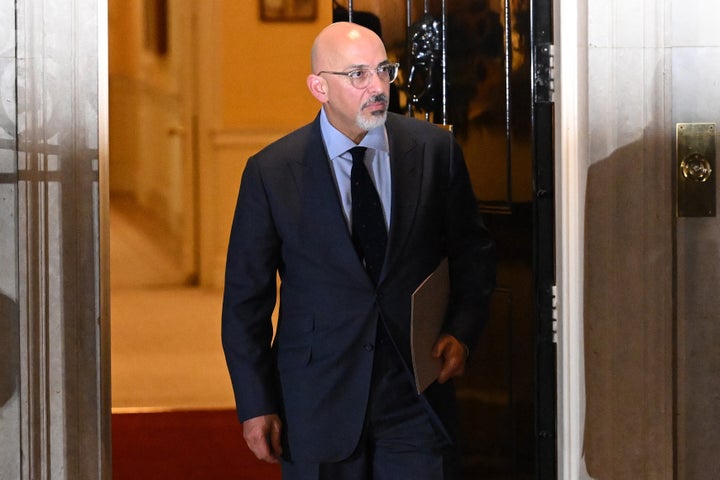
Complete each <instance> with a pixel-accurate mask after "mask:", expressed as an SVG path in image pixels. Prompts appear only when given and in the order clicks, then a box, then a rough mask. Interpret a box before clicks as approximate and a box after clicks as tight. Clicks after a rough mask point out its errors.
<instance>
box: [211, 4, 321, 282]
mask: <svg viewBox="0 0 720 480" xmlns="http://www.w3.org/2000/svg"><path fill="white" fill-rule="evenodd" d="M200 9H201V12H200V15H201V18H200V20H199V22H200V25H202V26H201V29H200V30H201V31H204V32H206V38H201V39H199V42H200V48H199V51H200V52H201V54H200V57H199V59H198V65H199V68H200V71H201V72H202V75H201V78H199V80H198V81H199V88H198V92H199V99H198V101H199V109H200V131H199V134H200V137H199V139H198V140H199V158H200V162H199V164H200V177H201V178H200V182H201V183H200V210H201V215H200V219H199V225H200V227H199V228H200V236H201V242H200V243H201V247H200V251H201V272H200V278H201V283H202V284H203V285H206V286H210V287H214V288H221V287H222V285H223V281H224V272H225V254H226V250H227V239H228V236H229V234H230V225H231V221H232V215H233V211H234V209H235V201H236V199H237V192H238V187H239V185H240V176H241V174H242V171H243V169H244V168H245V163H246V161H247V158H248V157H249V156H250V155H252V154H254V153H256V152H257V151H258V150H260V149H261V148H263V147H264V146H266V145H267V144H268V143H270V142H272V141H273V140H276V139H277V138H279V137H281V136H282V135H284V134H286V133H289V132H290V131H292V130H294V129H296V128H298V127H300V126H302V125H304V124H305V123H308V122H310V121H312V119H313V118H314V117H315V115H316V114H317V113H318V111H319V104H318V103H317V100H315V99H314V98H313V97H312V96H311V95H310V93H309V92H308V90H307V86H306V84H305V79H306V77H307V75H308V74H309V73H310V48H311V46H312V42H313V40H314V38H315V36H316V35H317V33H318V32H319V31H320V29H321V28H323V27H324V26H325V25H327V24H329V23H330V22H331V21H332V2H331V1H330V0H327V1H325V0H318V15H317V18H316V19H315V20H314V21H309V22H285V21H283V22H263V21H261V20H260V15H259V10H258V2H237V1H233V0H223V1H219V2H213V3H208V5H207V6H205V5H204V6H202V7H200Z"/></svg>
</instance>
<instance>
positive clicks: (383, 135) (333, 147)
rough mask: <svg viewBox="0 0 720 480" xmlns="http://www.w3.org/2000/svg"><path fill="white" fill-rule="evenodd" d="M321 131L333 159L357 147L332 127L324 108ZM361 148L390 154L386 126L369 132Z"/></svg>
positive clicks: (321, 117) (329, 154) (321, 113)
mask: <svg viewBox="0 0 720 480" xmlns="http://www.w3.org/2000/svg"><path fill="white" fill-rule="evenodd" d="M320 130H321V132H322V136H323V141H324V142H325V148H326V149H327V153H328V156H329V157H330V158H331V159H332V158H335V157H339V156H340V155H342V154H343V153H345V152H347V151H348V150H350V149H351V148H352V147H354V146H356V145H355V142H353V141H352V140H350V139H349V138H348V137H346V136H345V135H343V134H342V133H340V131H339V130H338V129H336V128H335V127H333V126H332V124H331V123H330V120H328V118H327V115H326V114H325V109H324V108H323V109H321V110H320ZM359 146H361V147H367V148H371V149H373V150H380V151H383V152H389V151H390V148H389V146H388V139H387V131H386V130H385V126H384V125H382V126H380V127H377V128H373V129H372V130H370V131H368V133H367V135H365V138H363V139H362V141H361V142H360V144H359Z"/></svg>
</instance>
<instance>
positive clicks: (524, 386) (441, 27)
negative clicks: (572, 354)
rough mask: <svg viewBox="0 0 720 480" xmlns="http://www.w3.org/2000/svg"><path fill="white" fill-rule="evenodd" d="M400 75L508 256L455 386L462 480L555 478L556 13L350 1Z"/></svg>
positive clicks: (340, 13)
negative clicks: (446, 132) (460, 162)
mask: <svg viewBox="0 0 720 480" xmlns="http://www.w3.org/2000/svg"><path fill="white" fill-rule="evenodd" d="M333 3H334V10H333V16H334V20H336V21H337V20H347V19H348V17H349V18H350V20H351V21H353V22H355V23H359V24H362V25H365V26H367V27H369V28H372V29H374V30H375V31H376V32H377V33H378V34H379V35H380V36H381V37H383V40H384V42H385V44H386V46H387V48H388V55H389V57H391V59H395V60H397V61H399V62H400V63H401V73H400V76H399V80H398V81H396V84H395V86H394V90H393V99H392V100H393V101H392V105H393V108H395V109H396V110H397V111H399V112H401V113H407V114H409V115H413V116H416V117H420V118H425V119H427V120H428V121H431V122H434V123H438V124H445V125H448V127H449V128H452V130H453V132H454V134H455V136H456V138H457V139H458V141H459V142H460V144H461V145H462V147H463V151H464V153H465V157H466V160H467V163H468V168H469V170H470V175H471V178H472V182H473V186H474V188H475V192H476V195H477V197H478V200H479V202H480V207H481V210H482V212H483V214H484V218H485V221H486V223H487V224H488V226H489V228H490V229H491V232H492V234H493V237H494V238H495V240H496V242H497V246H498V287H497V289H496V291H495V293H494V296H493V299H492V306H491V309H492V310H491V318H490V322H489V323H488V325H487V328H486V330H485V332H484V335H483V337H482V340H481V343H480V345H479V347H478V349H477V350H476V352H475V353H474V354H473V357H472V358H471V362H470V364H469V366H468V370H467V374H466V375H465V377H463V378H462V379H460V380H459V381H458V382H457V385H458V400H459V402H460V415H461V442H462V443H461V445H462V454H463V464H464V477H465V478H467V479H468V480H470V479H472V480H474V479H478V478H483V479H495V478H497V479H530V478H538V479H554V478H556V471H557V469H556V447H555V445H556V432H555V420H556V411H555V410H556V407H555V406H556V395H555V391H556V390H555V386H556V379H555V371H556V364H555V358H556V351H555V343H554V338H553V337H554V328H553V307H552V305H553V285H554V283H555V272H554V264H555V262H554V194H553V193H554V187H553V183H554V182H553V180H554V170H553V134H552V132H553V103H552V80H551V75H552V72H551V69H550V65H551V56H552V41H553V39H552V10H551V6H552V3H551V0H505V1H503V0H414V1H413V0H393V1H383V2H378V1H373V0H351V1H349V2H348V1H347V0H346V1H339V0H336V1H334V2H333Z"/></svg>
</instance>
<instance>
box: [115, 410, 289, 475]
mask: <svg viewBox="0 0 720 480" xmlns="http://www.w3.org/2000/svg"><path fill="white" fill-rule="evenodd" d="M112 429H113V432H112V441H113V445H112V456H113V459H112V460H113V480H221V479H222V480H227V479H233V480H235V479H237V480H279V479H280V467H279V466H277V465H269V464H266V463H264V462H260V461H259V460H257V459H256V458H255V456H254V455H253V454H252V453H251V452H250V451H249V450H248V448H247V446H246V445H245V441H244V440H243V438H242V427H241V426H240V423H239V422H238V420H237V417H236V416H235V412H234V411H229V410H222V411H197V412H196V411H191V412H163V413H116V414H113V416H112Z"/></svg>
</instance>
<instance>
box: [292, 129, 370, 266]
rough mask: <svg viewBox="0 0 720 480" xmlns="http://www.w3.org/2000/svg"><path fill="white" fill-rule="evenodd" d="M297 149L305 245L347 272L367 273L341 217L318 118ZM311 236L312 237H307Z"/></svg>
mask: <svg viewBox="0 0 720 480" xmlns="http://www.w3.org/2000/svg"><path fill="white" fill-rule="evenodd" d="M300 153H301V152H298V155H297V160H296V163H295V164H294V165H293V166H292V168H293V169H294V170H295V173H294V176H295V179H296V182H297V187H298V191H299V195H300V202H301V203H302V211H303V217H304V218H305V219H306V224H305V225H303V229H304V231H305V233H306V235H307V237H308V248H319V249H322V252H321V255H322V257H323V258H326V259H327V260H328V262H330V263H331V264H335V265H338V266H340V267H344V268H347V269H348V273H349V274H353V275H361V276H363V277H365V276H367V274H366V273H365V270H364V268H363V266H362V264H361V262H360V259H359V258H358V255H357V253H356V251H355V247H354V246H353V243H352V237H351V235H350V231H349V228H348V225H347V221H346V220H345V214H344V213H343V210H342V205H341V203H340V199H339V198H338V192H337V188H336V186H335V179H334V178H333V174H332V170H331V169H330V165H329V162H330V160H329V159H328V156H327V153H326V152H325V148H324V146H323V141H322V135H321V133H320V121H319V118H318V119H316V120H315V122H313V124H312V126H311V134H310V137H309V141H308V142H307V144H306V148H305V151H304V152H302V154H300ZM310 239H312V240H310Z"/></svg>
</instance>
